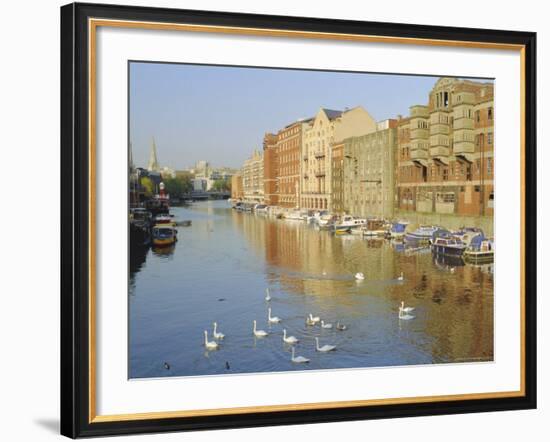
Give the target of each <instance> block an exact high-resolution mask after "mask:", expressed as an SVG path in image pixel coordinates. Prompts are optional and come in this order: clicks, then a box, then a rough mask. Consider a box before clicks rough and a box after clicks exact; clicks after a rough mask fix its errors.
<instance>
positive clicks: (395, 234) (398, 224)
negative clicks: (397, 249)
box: [390, 221, 409, 239]
mask: <svg viewBox="0 0 550 442" xmlns="http://www.w3.org/2000/svg"><path fill="white" fill-rule="evenodd" d="M408 225H409V222H408V221H395V222H393V223H392V225H391V228H390V237H391V238H393V239H402V238H403V237H404V236H405V231H406V230H407V226H408Z"/></svg>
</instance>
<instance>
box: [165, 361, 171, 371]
mask: <svg viewBox="0 0 550 442" xmlns="http://www.w3.org/2000/svg"><path fill="white" fill-rule="evenodd" d="M164 368H165V369H166V370H170V364H169V363H168V362H165V363H164Z"/></svg>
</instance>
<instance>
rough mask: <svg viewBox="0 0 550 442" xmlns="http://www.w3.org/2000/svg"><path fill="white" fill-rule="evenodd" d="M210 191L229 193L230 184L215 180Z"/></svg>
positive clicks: (225, 181) (227, 181)
mask: <svg viewBox="0 0 550 442" xmlns="http://www.w3.org/2000/svg"><path fill="white" fill-rule="evenodd" d="M212 190H214V191H216V192H225V191H231V184H230V183H229V180H216V181H214V184H212Z"/></svg>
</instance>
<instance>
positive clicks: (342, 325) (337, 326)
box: [336, 321, 348, 331]
mask: <svg viewBox="0 0 550 442" xmlns="http://www.w3.org/2000/svg"><path fill="white" fill-rule="evenodd" d="M347 329H348V327H347V325H344V324H340V321H338V322H337V323H336V330H340V331H344V330H347Z"/></svg>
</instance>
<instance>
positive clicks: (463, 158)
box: [396, 78, 494, 230]
mask: <svg viewBox="0 0 550 442" xmlns="http://www.w3.org/2000/svg"><path fill="white" fill-rule="evenodd" d="M397 137H398V139H397V183H396V184H397V200H396V209H397V210H398V211H399V212H400V214H401V215H403V216H407V215H408V216H412V215H415V214H422V215H423V216H422V217H420V219H421V220H422V221H423V222H437V221H438V220H439V219H440V216H444V215H453V216H454V218H453V220H454V222H455V223H459V224H468V223H473V224H476V223H477V224H479V223H481V224H483V227H486V228H487V227H488V226H489V227H490V229H491V230H492V215H493V200H494V187H493V172H494V156H493V153H494V107H493V84H492V83H491V82H487V83H481V82H474V81H470V80H460V79H454V78H441V79H439V80H438V81H437V83H436V84H435V86H434V88H433V89H432V91H431V92H430V96H429V101H428V104H427V105H415V106H411V107H410V115H409V116H408V117H406V118H401V119H400V120H399V121H398V123H397ZM428 215H433V216H431V217H430V216H428ZM474 218H476V219H474ZM483 218H485V219H483ZM450 227H453V226H450Z"/></svg>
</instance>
